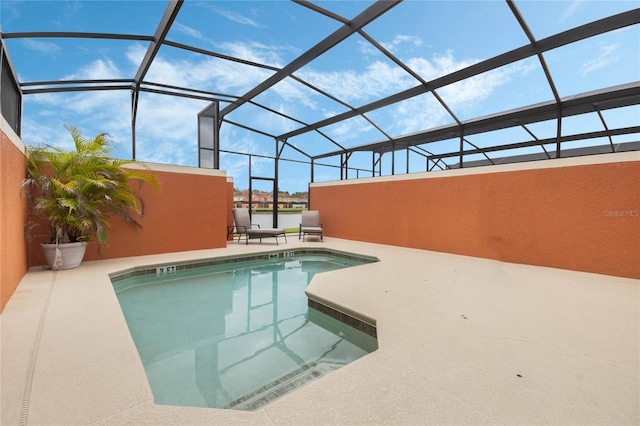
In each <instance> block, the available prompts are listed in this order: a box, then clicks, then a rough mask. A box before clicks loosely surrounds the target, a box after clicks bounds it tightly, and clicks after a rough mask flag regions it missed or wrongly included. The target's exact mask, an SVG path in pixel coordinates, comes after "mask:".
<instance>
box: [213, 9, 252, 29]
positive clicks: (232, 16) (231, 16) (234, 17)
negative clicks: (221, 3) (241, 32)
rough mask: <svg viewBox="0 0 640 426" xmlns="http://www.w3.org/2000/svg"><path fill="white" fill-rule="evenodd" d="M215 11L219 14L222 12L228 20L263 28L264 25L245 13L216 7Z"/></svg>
mask: <svg viewBox="0 0 640 426" xmlns="http://www.w3.org/2000/svg"><path fill="white" fill-rule="evenodd" d="M215 11H216V12H217V13H218V14H220V15H221V16H224V17H225V18H227V19H228V20H230V21H233V22H235V23H237V24H241V25H248V26H250V27H255V28H262V25H260V24H258V23H257V22H256V21H254V20H253V19H251V18H248V17H246V16H244V15H241V14H239V13H235V12H232V11H230V10H224V9H215Z"/></svg>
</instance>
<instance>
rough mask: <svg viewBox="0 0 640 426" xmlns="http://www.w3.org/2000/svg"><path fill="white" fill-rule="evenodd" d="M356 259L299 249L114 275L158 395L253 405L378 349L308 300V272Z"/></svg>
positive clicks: (168, 399) (185, 401)
mask: <svg viewBox="0 0 640 426" xmlns="http://www.w3.org/2000/svg"><path fill="white" fill-rule="evenodd" d="M357 264H360V262H357V261H354V260H351V259H345V258H340V257H333V256H328V255H321V256H318V255H297V256H294V257H289V258H282V257H280V258H275V259H268V260H253V261H247V262H241V263H234V264H231V265H216V266H207V267H199V268H192V269H189V270H184V271H178V272H177V273H175V274H171V275H168V276H163V277H159V278H158V277H155V276H142V277H140V276H138V277H130V278H125V279H122V280H118V281H116V282H114V288H115V289H116V294H117V297H118V300H119V301H120V305H121V307H122V311H123V313H124V316H125V318H126V321H127V324H128V326H129V330H130V332H131V335H132V337H133V340H134V342H135V344H136V347H137V349H138V352H139V354H140V357H141V359H142V363H143V364H144V367H145V370H146V374H147V378H148V380H149V383H150V385H151V389H152V391H153V395H154V400H155V402H156V403H158V404H167V405H181V406H198V407H212V408H232V409H241V410H252V409H256V408H259V407H261V406H263V405H265V404H268V403H269V402H271V401H273V400H274V399H277V398H278V397H279V396H282V395H284V394H286V393H288V392H290V391H292V390H294V389H296V388H298V387H300V386H302V385H304V384H306V383H308V382H309V381H311V380H314V379H316V378H319V377H322V376H323V375H325V374H327V373H330V372H331V371H334V370H336V369H338V368H340V367H341V366H343V365H345V364H348V363H349V362H352V361H354V360H356V359H358V358H360V357H362V356H364V355H366V354H368V353H370V352H372V351H374V350H376V349H377V341H376V339H375V338H374V337H371V336H369V335H367V334H365V333H363V332H361V331H358V330H356V329H354V328H352V327H350V326H348V325H346V324H344V323H343V322H340V321H338V320H336V319H334V318H331V317H329V316H327V315H325V314H323V313H320V312H319V311H316V310H314V309H308V307H307V297H306V295H305V293H304V291H305V288H306V287H307V285H308V283H309V282H310V280H311V278H312V277H313V276H314V275H315V274H317V273H321V272H327V271H331V270H335V269H340V268H345V267H350V266H355V265H357ZM347 284H348V283H345V285H347Z"/></svg>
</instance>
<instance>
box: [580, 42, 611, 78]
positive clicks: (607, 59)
mask: <svg viewBox="0 0 640 426" xmlns="http://www.w3.org/2000/svg"><path fill="white" fill-rule="evenodd" d="M618 48H619V46H618V45H617V44H600V45H599V46H598V56H597V57H596V58H594V59H592V60H589V61H587V62H585V63H583V64H582V66H581V67H580V74H581V75H582V76H583V77H584V76H585V75H587V74H589V73H591V72H593V71H597V70H599V69H602V68H605V67H607V66H609V65H611V64H613V63H615V62H617V61H618V59H619V56H618V54H617V53H618Z"/></svg>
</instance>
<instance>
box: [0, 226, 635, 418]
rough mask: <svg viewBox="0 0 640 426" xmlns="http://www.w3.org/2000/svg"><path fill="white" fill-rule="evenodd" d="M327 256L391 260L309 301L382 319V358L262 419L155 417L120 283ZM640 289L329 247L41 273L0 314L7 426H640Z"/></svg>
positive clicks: (530, 270) (526, 269)
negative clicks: (294, 253) (231, 262)
mask: <svg viewBox="0 0 640 426" xmlns="http://www.w3.org/2000/svg"><path fill="white" fill-rule="evenodd" d="M297 246H304V247H313V246H320V247H327V248H333V249H337V250H345V251H351V252H355V253H360V254H367V255H373V256H377V257H378V258H379V259H380V260H381V262H379V263H375V264H370V265H363V266H358V267H354V268H349V269H344V270H340V271H332V272H328V273H324V274H319V275H317V276H316V277H315V278H314V280H313V281H312V283H311V284H310V286H309V287H308V290H307V292H308V294H310V295H311V296H312V297H314V298H317V299H319V300H322V301H326V302H327V303H329V304H331V305H332V306H334V307H335V308H338V309H341V310H345V311H347V312H350V313H354V314H356V315H358V316H360V317H362V318H365V319H373V320H375V321H376V322H377V327H378V340H379V349H378V351H376V352H374V353H372V354H370V355H368V356H366V357H364V358H362V359H360V360H359V361H357V362H355V363H352V364H349V365H347V366H346V367H344V368H342V369H340V370H338V371H335V372H333V373H331V374H329V375H327V376H326V377H324V378H322V379H320V380H317V381H315V382H313V383H311V384H309V385H307V386H304V387H303V388H301V389H299V390H297V391H296V392H293V393H291V394H288V395H287V396H285V397H283V398H281V399H279V400H277V401H275V402H273V403H272V404H270V405H268V406H266V407H264V408H262V409H260V410H258V411H256V412H241V411H233V410H217V409H203V408H190V407H174V406H160V405H155V404H154V402H153V397H152V394H151V391H150V389H149V385H148V383H147V381H146V377H145V373H144V368H143V366H142V364H141V362H140V359H139V356H138V354H137V351H136V349H135V346H134V343H133V341H132V339H131V336H130V334H129V331H128V329H127V325H126V323H125V320H124V316H123V314H122V312H121V310H120V307H119V305H118V301H117V299H116V296H115V294H114V292H113V288H112V285H111V282H110V281H109V278H108V276H107V274H108V273H110V272H115V271H119V270H123V269H126V268H130V267H132V266H142V265H153V264H158V263H166V262H173V261H180V260H188V259H198V258H209V257H215V256H228V255H234V254H239V253H247V252H264V251H269V250H273V249H276V248H278V249H281V248H285V247H297ZM639 285H640V283H639V282H638V281H637V280H631V279H624V278H616V277H610V276H603V275H596V274H587V273H579V272H573V271H565V270H558V269H550V268H539V267H532V266H526V265H515V264H507V263H501V262H496V261H491V260H484V259H476V258H468V257H463V256H455V255H448V254H443V253H435V252H427V251H422V250H412V249H407V248H398V247H390V246H382V245H375V244H365V243H358V242H352V241H344V240H337V239H332V238H325V242H324V243H322V242H316V241H312V239H310V240H309V241H307V242H305V243H301V242H299V241H298V240H297V239H296V238H294V237H291V238H289V243H288V244H287V245H286V246H284V245H281V246H278V247H276V245H275V243H273V242H271V241H269V240H265V241H264V242H263V243H262V244H259V243H258V242H257V241H253V242H251V243H250V244H249V246H245V245H244V244H237V243H236V242H230V243H229V244H228V247H227V248H226V249H215V250H202V251H197V252H182V253H173V254H166V255H155V256H144V257H136V258H126V259H113V260H105V261H95V262H85V263H83V265H82V266H81V267H80V268H79V269H75V270H70V271H59V272H51V271H45V270H41V269H38V268H36V269H32V270H31V271H30V272H29V273H28V274H27V275H26V276H25V277H24V279H23V280H22V282H21V283H20V285H19V287H18V289H17V291H16V293H15V294H14V296H13V297H12V299H11V300H10V301H9V303H8V304H7V307H6V308H5V310H4V312H3V313H2V315H1V316H0V321H1V330H2V335H1V339H2V340H1V343H2V347H1V351H2V377H1V385H2V389H1V392H2V394H1V395H2V413H1V416H2V417H1V420H2V424H3V425H18V424H31V425H53V424H59V425H63V424H64V425H68V424H99V425H118V424H135V425H143V424H149V425H157V424H212V423H215V424H291V425H300V424H363V425H364V424H367V425H368V424H456V425H457V424H538V425H539V424H580V425H583V424H594V425H596V424H597V425H623V424H629V425H632V424H635V425H637V424H640V414H639V400H640V394H639V392H640V391H639V384H640V374H639V363H640V344H639V336H640V318H639V311H640V299H639Z"/></svg>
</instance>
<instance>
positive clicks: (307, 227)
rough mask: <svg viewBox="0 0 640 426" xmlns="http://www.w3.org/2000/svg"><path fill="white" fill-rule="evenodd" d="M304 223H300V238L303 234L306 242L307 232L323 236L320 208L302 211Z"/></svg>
mask: <svg viewBox="0 0 640 426" xmlns="http://www.w3.org/2000/svg"><path fill="white" fill-rule="evenodd" d="M301 222H302V223H300V231H298V239H300V237H301V236H302V241H303V242H304V236H305V235H307V234H314V235H319V236H320V239H321V240H322V241H324V239H323V238H322V224H321V223H320V212H319V211H318V210H308V211H303V212H302V221H301Z"/></svg>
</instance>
